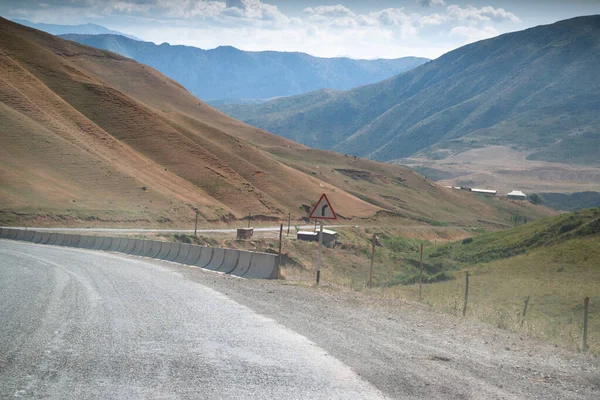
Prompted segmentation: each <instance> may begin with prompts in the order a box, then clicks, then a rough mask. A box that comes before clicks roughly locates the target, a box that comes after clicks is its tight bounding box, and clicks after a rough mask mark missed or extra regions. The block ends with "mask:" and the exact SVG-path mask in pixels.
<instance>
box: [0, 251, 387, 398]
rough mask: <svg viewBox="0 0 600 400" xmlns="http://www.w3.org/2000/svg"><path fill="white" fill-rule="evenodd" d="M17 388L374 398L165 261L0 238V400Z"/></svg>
mask: <svg viewBox="0 0 600 400" xmlns="http://www.w3.org/2000/svg"><path fill="white" fill-rule="evenodd" d="M20 397H22V398H56V399H67V398H71V399H85V398H111V399H135V398H144V399H146V398H161V399H163V398H169V399H171V398H173V399H176V398H184V399H192V398H193V399H198V398H207V399H213V398H236V399H267V398H273V399H283V398H285V399H306V398H315V399H318V398H321V399H360V398H369V399H378V398H384V396H383V395H382V393H381V392H380V391H378V390H377V389H375V388H374V387H373V386H372V385H371V384H369V383H367V382H366V381H364V380H362V379H361V378H359V377H358V376H357V375H356V374H355V373H354V372H353V371H352V370H351V369H350V368H349V367H347V366H346V365H344V364H343V363H341V362H340V361H338V360H337V359H336V358H334V357H331V356H330V355H328V354H327V352H326V351H325V350H323V349H322V348H319V346H317V345H316V344H315V343H313V342H311V341H310V340H308V339H307V338H306V337H303V336H301V335H299V334H297V333H295V332H293V331H291V330H289V329H287V328H285V327H283V326H281V325H279V324H278V323H276V322H275V321H273V320H272V319H268V318H265V317H263V316H260V315H258V314H257V313H255V312H253V311H252V310H250V309H249V308H247V307H244V306H242V305H240V304H238V303H236V302H235V301H233V300H230V299H229V298H228V297H227V296H225V295H224V294H221V293H218V292H216V291H215V290H213V289H210V288H208V287H206V286H203V285H201V284H199V283H195V282H192V281H190V280H188V279H186V278H184V277H183V276H182V275H181V274H179V273H177V272H174V271H173V270H172V269H170V268H169V267H168V265H167V264H164V263H163V264H162V265H161V264H160V263H155V262H149V261H144V260H143V259H133V258H124V257H121V256H119V255H115V254H110V253H105V252H92V251H85V250H79V249H65V248H57V247H53V246H40V245H33V244H27V243H19V242H11V241H7V240H0V398H2V399H9V398H20Z"/></svg>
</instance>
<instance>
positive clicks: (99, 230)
mask: <svg viewBox="0 0 600 400" xmlns="http://www.w3.org/2000/svg"><path fill="white" fill-rule="evenodd" d="M353 226H354V225H325V226H324V228H325V229H330V228H344V227H353ZM314 227H315V226H314V225H302V226H299V227H298V228H299V229H301V230H313V229H314ZM2 228H9V229H29V230H32V231H40V232H76V233H94V232H96V233H115V234H118V233H194V230H193V229H143V228H140V229H136V228H122V229H119V228H60V227H57V228H32V227H28V228H27V227H17V226H3V227H2ZM286 229H287V227H286V226H285V225H284V230H286ZM254 231H255V232H279V226H267V227H257V228H254ZM236 232H237V229H198V230H197V233H199V234H203V233H236Z"/></svg>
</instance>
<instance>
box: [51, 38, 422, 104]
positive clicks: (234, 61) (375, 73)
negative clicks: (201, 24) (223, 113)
mask: <svg viewBox="0 0 600 400" xmlns="http://www.w3.org/2000/svg"><path fill="white" fill-rule="evenodd" d="M61 37H63V38H64V39H68V40H72V41H75V42H78V43H81V44H85V45H88V46H93V47H97V48H100V49H104V50H109V51H112V52H115V53H118V54H121V55H123V56H125V57H129V58H133V59H134V60H136V61H138V62H141V63H144V64H147V65H150V66H152V67H154V68H156V69H158V70H159V71H161V72H162V73H164V74H165V75H167V76H169V77H171V78H173V79H175V80H177V81H178V82H180V83H181V84H182V85H183V86H185V87H186V88H187V89H188V90H189V91H190V92H192V93H193V94H194V95H196V96H198V97H200V98H202V99H204V100H205V101H207V102H209V103H210V102H211V100H217V101H215V104H220V103H223V102H224V101H223V100H221V99H229V100H228V101H230V102H231V101H233V102H235V101H237V100H236V99H244V100H246V101H248V100H252V99H254V100H256V99H270V98H275V97H282V96H291V95H296V94H301V93H306V92H310V91H313V90H318V89H323V88H329V89H351V88H354V87H357V86H361V85H365V84H368V83H373V82H377V81H380V80H382V79H386V78H389V77H391V76H394V75H397V74H399V73H401V72H404V71H407V70H409V69H411V68H414V67H416V66H419V65H421V64H423V63H424V62H426V61H428V60H427V59H425V58H418V57H404V58H399V59H390V60H386V59H378V60H353V59H350V58H318V57H313V56H310V55H308V54H305V53H287V52H277V51H261V52H249V51H242V50H238V49H236V48H234V47H231V46H221V47H217V48H216V49H212V50H203V49H199V48H196V47H190V46H181V45H176V46H172V45H170V44H168V43H163V44H161V45H156V44H154V43H151V42H142V41H135V40H131V39H128V38H124V37H121V36H116V35H94V36H87V35H62V36H61Z"/></svg>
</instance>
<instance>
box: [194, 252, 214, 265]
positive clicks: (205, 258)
mask: <svg viewBox="0 0 600 400" xmlns="http://www.w3.org/2000/svg"><path fill="white" fill-rule="evenodd" d="M213 250H214V249H213V248H212V247H203V248H202V250H200V258H199V259H198V261H196V262H195V263H194V266H196V267H200V268H206V267H207V266H208V264H210V262H211V260H212V256H213Z"/></svg>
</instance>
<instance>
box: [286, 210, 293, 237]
mask: <svg viewBox="0 0 600 400" xmlns="http://www.w3.org/2000/svg"><path fill="white" fill-rule="evenodd" d="M291 224H292V213H288V232H287V235H288V236H290V225H291Z"/></svg>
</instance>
